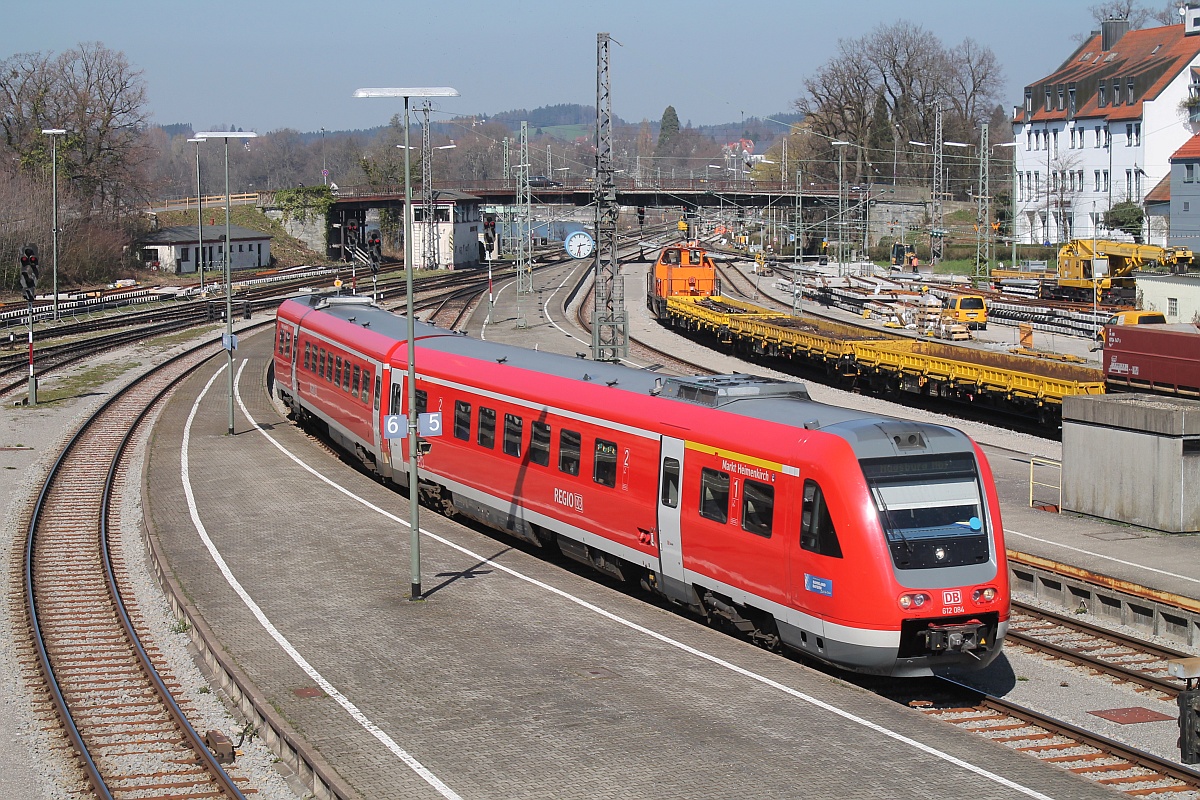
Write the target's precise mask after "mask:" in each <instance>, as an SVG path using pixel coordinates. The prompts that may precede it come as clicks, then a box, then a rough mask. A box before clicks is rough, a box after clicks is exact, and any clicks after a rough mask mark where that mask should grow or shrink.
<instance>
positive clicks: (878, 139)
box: [867, 92, 896, 166]
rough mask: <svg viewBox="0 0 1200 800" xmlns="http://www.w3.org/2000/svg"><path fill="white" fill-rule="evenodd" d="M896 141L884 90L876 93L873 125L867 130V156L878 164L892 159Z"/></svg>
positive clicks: (872, 114) (872, 113)
mask: <svg viewBox="0 0 1200 800" xmlns="http://www.w3.org/2000/svg"><path fill="white" fill-rule="evenodd" d="M895 146H896V141H895V139H894V138H893V135H892V118H891V116H890V115H889V114H888V104H887V99H886V98H884V96H883V92H880V93H879V94H877V95H875V108H874V109H873V110H872V111H871V127H870V128H869V129H868V130H867V152H868V153H869V154H870V155H869V156H868V157H867V158H868V160H869V161H871V162H872V163H874V164H875V165H876V166H878V165H880V164H886V163H887V162H888V161H890V160H891V156H892V153H893V148H894V147H895Z"/></svg>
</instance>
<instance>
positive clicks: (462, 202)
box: [412, 190, 483, 269]
mask: <svg viewBox="0 0 1200 800" xmlns="http://www.w3.org/2000/svg"><path fill="white" fill-rule="evenodd" d="M433 207H434V236H433V240H434V243H435V244H434V248H430V247H429V246H428V244H427V243H428V242H429V223H428V218H427V216H426V209H425V204H424V203H422V202H421V198H420V197H419V196H417V197H414V198H413V206H412V213H413V223H412V234H413V243H412V248H413V249H412V252H413V263H414V264H416V266H417V268H418V269H422V268H424V267H426V266H427V265H431V264H432V265H435V266H436V267H437V268H438V269H462V268H465V267H477V266H479V265H480V264H481V263H482V262H483V255H482V254H481V252H480V250H481V246H482V242H483V208H482V206H481V200H480V198H479V197H477V196H476V195H472V194H465V193H463V192H454V191H449V190H438V191H436V192H435V193H434V201H433ZM430 251H432V253H433V259H432V260H431V259H429V258H427V257H426V253H427V252H430Z"/></svg>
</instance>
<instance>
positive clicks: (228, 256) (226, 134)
mask: <svg viewBox="0 0 1200 800" xmlns="http://www.w3.org/2000/svg"><path fill="white" fill-rule="evenodd" d="M256 136H258V134H257V133H255V132H254V131H204V132H202V133H197V134H196V138H197V139H223V140H224V141H225V254H224V255H225V257H224V258H223V259H222V260H223V261H224V262H225V264H224V266H225V337H224V342H222V344H224V346H225V354H226V357H227V365H228V367H229V435H230V436H232V435H233V351H234V348H235V347H236V344H237V343H236V342H235V341H234V338H233V287H232V281H231V277H230V269H231V268H232V263H231V262H232V260H233V258H232V256H233V253H232V252H231V250H230V244H229V140H230V139H253V138H255V137H256Z"/></svg>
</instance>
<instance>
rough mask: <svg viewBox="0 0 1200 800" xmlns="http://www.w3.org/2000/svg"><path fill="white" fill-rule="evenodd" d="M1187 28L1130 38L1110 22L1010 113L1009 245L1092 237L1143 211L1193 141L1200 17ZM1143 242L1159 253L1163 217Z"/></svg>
mask: <svg viewBox="0 0 1200 800" xmlns="http://www.w3.org/2000/svg"><path fill="white" fill-rule="evenodd" d="M1192 5H1193V4H1192V3H1188V5H1187V7H1186V8H1185V14H1184V22H1183V24H1180V25H1166V26H1162V27H1158V28H1147V29H1145V30H1137V31H1131V30H1129V23H1128V21H1127V20H1124V19H1117V18H1113V19H1108V20H1106V21H1105V22H1104V23H1102V26H1101V30H1100V31H1098V32H1093V34H1092V35H1091V36H1090V37H1089V38H1088V39H1087V41H1085V42H1084V43H1083V44H1081V45H1080V46H1079V47H1078V48H1076V50H1075V51H1074V52H1073V53H1072V54H1071V55H1070V56H1069V57H1068V58H1067V59H1066V61H1064V62H1063V63H1062V65H1061V66H1060V67H1059V68H1058V69H1057V70H1056V71H1054V72H1053V73H1051V74H1050V75H1047V76H1046V77H1044V78H1042V79H1040V80H1038V81H1036V82H1034V83H1032V84H1030V85H1028V86H1026V87H1025V99H1024V104H1023V105H1022V106H1020V107H1017V108H1016V109H1014V113H1013V132H1014V135H1015V142H1016V146H1015V147H1014V148H1013V153H1014V158H1015V163H1014V169H1015V185H1014V190H1015V200H1016V212H1017V217H1016V235H1017V238H1018V241H1020V242H1031V243H1043V242H1051V243H1053V242H1064V241H1069V240H1070V239H1073V238H1088V237H1092V236H1098V237H1100V238H1106V239H1126V238H1128V237H1127V236H1125V235H1124V234H1121V233H1119V232H1117V231H1112V230H1109V229H1107V228H1105V227H1104V226H1103V224H1102V222H1101V220H1102V219H1103V217H1104V213H1105V212H1106V211H1107V210H1108V209H1109V208H1111V207H1112V206H1113V205H1114V204H1116V203H1120V202H1123V201H1126V200H1132V201H1133V202H1135V203H1139V204H1144V203H1145V202H1146V199H1147V194H1148V193H1149V192H1150V191H1151V190H1152V189H1154V188H1155V187H1156V186H1158V185H1159V184H1160V183H1161V182H1162V181H1163V179H1164V178H1166V177H1167V176H1168V175H1169V174H1170V171H1171V156H1172V154H1174V153H1175V152H1176V151H1177V150H1179V148H1180V147H1181V146H1183V145H1184V143H1185V142H1187V141H1188V140H1189V139H1191V138H1192V136H1193V135H1194V134H1195V133H1197V132H1200V9H1196V8H1192V7H1191V6H1192ZM1154 219H1157V220H1161V221H1162V222H1161V224H1159V225H1154V226H1152V227H1151V228H1150V229H1149V230H1148V235H1147V238H1146V241H1153V242H1155V243H1159V244H1165V243H1166V224H1165V218H1164V217H1156V218H1154Z"/></svg>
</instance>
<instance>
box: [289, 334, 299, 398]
mask: <svg viewBox="0 0 1200 800" xmlns="http://www.w3.org/2000/svg"><path fill="white" fill-rule="evenodd" d="M286 325H287V331H288V337H289V339H288V350H289V351H290V353H289V354H290V356H291V362H292V374H291V375H288V386H289V388H291V390H292V397H295V396H296V394H297V392H299V391H300V377H299V376H298V375H297V374H296V358H297V355H298V353H299V352H300V351H299V348H297V347H296V344H297V341H298V339H299V337H300V326H299V325H298V324H296V323H294V322H290V321H289V322H288V323H286Z"/></svg>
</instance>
